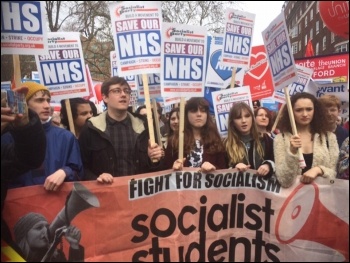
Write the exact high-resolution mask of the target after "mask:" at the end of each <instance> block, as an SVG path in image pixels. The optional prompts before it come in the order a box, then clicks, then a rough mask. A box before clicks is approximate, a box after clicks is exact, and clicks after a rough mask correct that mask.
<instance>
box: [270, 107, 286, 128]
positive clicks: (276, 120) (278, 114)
mask: <svg viewBox="0 0 350 263" xmlns="http://www.w3.org/2000/svg"><path fill="white" fill-rule="evenodd" d="M285 105H286V104H282V106H281V108H280V109H279V111H278V113H277V117H276V119H275V123H274V124H273V126H272V128H271V132H274V130H276V127H277V125H278V122H279V121H280V119H281V116H282V111H283V109H284V106H285Z"/></svg>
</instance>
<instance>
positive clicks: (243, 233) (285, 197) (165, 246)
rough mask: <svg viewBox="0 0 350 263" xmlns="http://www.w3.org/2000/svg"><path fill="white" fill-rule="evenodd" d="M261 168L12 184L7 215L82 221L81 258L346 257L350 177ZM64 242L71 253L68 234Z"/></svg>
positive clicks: (11, 219) (9, 218)
mask: <svg viewBox="0 0 350 263" xmlns="http://www.w3.org/2000/svg"><path fill="white" fill-rule="evenodd" d="M255 172H256V171H253V170H248V171H247V172H244V173H243V172H238V171H237V170H236V169H229V170H218V171H215V172H214V173H207V174H204V173H199V172H197V171H196V170H194V169H193V168H186V169H184V170H183V171H177V172H174V171H172V170H165V171H161V172H156V173H150V174H139V175H134V176H125V177H116V178H114V182H113V184H111V185H101V184H99V183H97V182H96V181H86V182H74V183H73V182H72V183H64V184H63V186H62V188H61V189H60V191H58V192H47V191H45V190H44V188H43V187H42V186H30V187H25V188H19V189H11V190H10V191H9V193H8V196H7V199H6V202H5V209H4V213H3V215H4V218H5V220H6V222H7V223H8V225H9V228H10V229H11V231H14V227H15V225H16V223H17V222H18V220H19V219H20V218H21V217H23V216H24V215H26V214H28V213H30V212H35V213H38V214H41V215H42V216H44V217H45V218H46V219H47V220H48V223H49V229H51V230H53V229H55V228H56V227H57V226H61V225H63V226H64V225H73V226H76V227H77V228H79V229H80V231H81V240H80V246H82V247H84V249H85V253H84V261H124V262H131V261H148V262H152V261H153V262H171V261H172V262H174V261H175V262H184V261H187V262H193V261H199V262H204V261H206V262H208V261H226V262H227V261H229V262H238V261H240V262H243V261H244V262H263V261H282V262H288V261H289V262H293V261H294V262H295V261H300V260H301V259H302V260H303V261H304V262H306V261H309V262H311V261H313V262H320V261H325V262H335V261H348V260H349V200H348V199H347V198H344V197H346V196H348V195H349V181H347V180H340V179H335V180H331V181H330V180H328V179H325V178H321V177H318V178H317V179H316V180H315V181H314V182H313V183H312V184H301V183H300V182H299V178H300V177H297V179H296V181H295V183H294V184H293V185H292V186H291V187H290V188H287V189H285V188H281V186H280V185H279V183H278V182H277V181H275V180H274V179H273V178H272V179H269V180H266V179H264V178H263V177H261V176H257V175H256V174H255ZM66 220H68V221H66ZM21 231H23V232H20V233H26V231H29V229H23V228H22V229H21ZM16 233H19V232H16ZM21 236H23V234H21ZM62 246H63V251H64V253H65V255H68V246H67V242H66V240H65V239H64V237H63V238H62ZM58 248H59V246H58Z"/></svg>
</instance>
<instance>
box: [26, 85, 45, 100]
mask: <svg viewBox="0 0 350 263" xmlns="http://www.w3.org/2000/svg"><path fill="white" fill-rule="evenodd" d="M21 87H27V88H28V93H27V96H26V101H28V100H29V99H30V98H31V97H32V96H33V95H34V94H35V93H36V92H38V91H40V90H47V91H49V89H48V88H46V87H45V86H44V85H42V84H39V83H37V82H34V81H27V82H24V83H22V85H21Z"/></svg>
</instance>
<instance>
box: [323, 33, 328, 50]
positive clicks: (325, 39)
mask: <svg viewBox="0 0 350 263" xmlns="http://www.w3.org/2000/svg"><path fill="white" fill-rule="evenodd" d="M326 47H327V37H326V36H324V37H323V42H322V50H325V49H326Z"/></svg>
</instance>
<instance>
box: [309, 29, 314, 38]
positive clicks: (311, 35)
mask: <svg viewBox="0 0 350 263" xmlns="http://www.w3.org/2000/svg"><path fill="white" fill-rule="evenodd" d="M313 38H314V30H313V29H312V28H311V29H310V39H313Z"/></svg>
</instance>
